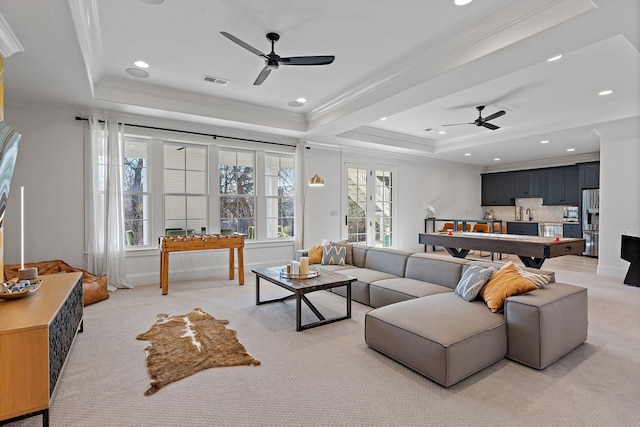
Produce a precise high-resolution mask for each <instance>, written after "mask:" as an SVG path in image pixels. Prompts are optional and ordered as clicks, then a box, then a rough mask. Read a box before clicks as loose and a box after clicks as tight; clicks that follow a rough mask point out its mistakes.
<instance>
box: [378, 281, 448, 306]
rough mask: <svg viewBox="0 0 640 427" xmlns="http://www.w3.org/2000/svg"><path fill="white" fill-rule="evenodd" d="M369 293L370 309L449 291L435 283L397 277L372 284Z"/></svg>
mask: <svg viewBox="0 0 640 427" xmlns="http://www.w3.org/2000/svg"><path fill="white" fill-rule="evenodd" d="M369 292H370V294H371V295H370V305H371V307H382V306H385V305H389V304H394V303H396V302H400V301H406V300H408V299H413V298H420V297H425V296H428V295H435V294H440V293H444V292H451V289H450V288H448V287H446V286H440V285H437V284H435V283H428V282H423V281H422V280H415V279H407V278H405V277H399V278H394V279H384V280H378V281H376V282H373V283H372V284H371V286H370V287H369Z"/></svg>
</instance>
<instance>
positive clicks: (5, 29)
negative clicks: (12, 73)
mask: <svg viewBox="0 0 640 427" xmlns="http://www.w3.org/2000/svg"><path fill="white" fill-rule="evenodd" d="M22 51H24V48H23V47H22V44H21V43H20V40H18V38H17V37H16V35H15V34H14V33H13V30H12V29H11V27H10V26H9V23H8V22H7V20H6V19H5V18H4V15H3V14H2V13H1V12H0V55H2V57H3V58H8V57H10V56H11V55H13V54H14V53H17V52H22Z"/></svg>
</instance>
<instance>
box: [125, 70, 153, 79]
mask: <svg viewBox="0 0 640 427" xmlns="http://www.w3.org/2000/svg"><path fill="white" fill-rule="evenodd" d="M125 71H126V73H127V74H129V75H130V76H133V77H138V78H141V79H146V78H147V77H149V73H147V72H146V71H145V70H141V69H140V68H127V69H126V70H125Z"/></svg>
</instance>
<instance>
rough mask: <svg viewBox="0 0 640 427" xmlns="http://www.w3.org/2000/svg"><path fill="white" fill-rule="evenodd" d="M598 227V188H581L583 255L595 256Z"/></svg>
mask: <svg viewBox="0 0 640 427" xmlns="http://www.w3.org/2000/svg"><path fill="white" fill-rule="evenodd" d="M599 227H600V190H599V189H595V190H582V238H583V239H584V240H585V249H584V252H583V255H587V256H592V257H597V256H598V241H599V238H598V237H599V234H598V233H599Z"/></svg>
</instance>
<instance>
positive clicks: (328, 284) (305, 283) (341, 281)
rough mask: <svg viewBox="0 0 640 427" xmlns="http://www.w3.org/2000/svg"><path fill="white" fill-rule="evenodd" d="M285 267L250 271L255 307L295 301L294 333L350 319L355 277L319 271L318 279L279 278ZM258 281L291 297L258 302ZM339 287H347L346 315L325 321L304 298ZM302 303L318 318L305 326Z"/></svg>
mask: <svg viewBox="0 0 640 427" xmlns="http://www.w3.org/2000/svg"><path fill="white" fill-rule="evenodd" d="M283 268H286V267H282V266H280V267H268V268H255V269H253V270H251V271H252V272H254V273H255V275H256V305H261V304H268V303H272V302H282V301H285V300H288V299H291V298H295V299H296V331H303V330H305V329H309V328H314V327H316V326H321V325H326V324H327V323H333V322H337V321H339V320H344V319H350V318H351V282H354V281H355V280H356V279H355V277H350V276H345V275H343V274H339V273H334V272H332V271H324V270H323V271H320V274H319V275H318V277H313V278H310V279H288V278H284V277H281V276H280V272H281V271H282V269H283ZM260 279H264V280H266V281H268V282H271V283H273V284H274V285H278V286H280V287H281V288H284V289H286V290H288V291H290V292H293V294H291V295H287V296H285V297H282V298H275V299H271V300H266V301H260ZM339 286H346V287H347V314H346V315H345V316H341V317H333V318H331V319H325V317H324V316H323V315H322V313H320V311H318V309H317V308H316V307H315V306H314V305H313V304H312V303H311V301H309V299H308V298H307V297H306V296H305V294H308V293H310V292H315V291H321V290H326V289H331V288H337V287H339ZM302 301H304V303H305V304H306V305H307V306H308V307H309V309H311V311H312V312H313V313H314V314H315V315H316V316H317V317H318V319H319V320H318V321H316V322H311V323H307V324H304V325H303V324H302V315H301V313H302Z"/></svg>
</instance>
